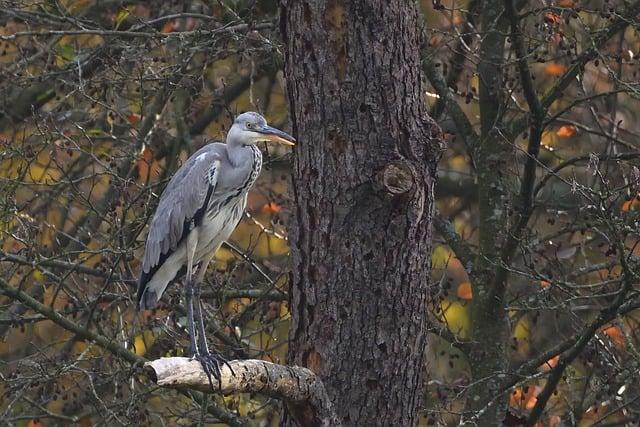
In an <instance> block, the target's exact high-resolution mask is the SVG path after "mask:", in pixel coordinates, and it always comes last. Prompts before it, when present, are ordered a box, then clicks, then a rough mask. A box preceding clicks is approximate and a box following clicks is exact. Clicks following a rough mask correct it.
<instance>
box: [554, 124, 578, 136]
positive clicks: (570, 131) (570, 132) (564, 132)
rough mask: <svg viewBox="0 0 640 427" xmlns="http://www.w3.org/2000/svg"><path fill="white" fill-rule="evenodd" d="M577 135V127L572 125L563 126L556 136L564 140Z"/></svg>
mask: <svg viewBox="0 0 640 427" xmlns="http://www.w3.org/2000/svg"><path fill="white" fill-rule="evenodd" d="M576 133H577V130H576V127H575V126H572V125H565V126H562V127H561V128H560V129H558V130H557V131H556V135H558V136H559V137H562V138H569V137H572V136H574V135H575V134H576Z"/></svg>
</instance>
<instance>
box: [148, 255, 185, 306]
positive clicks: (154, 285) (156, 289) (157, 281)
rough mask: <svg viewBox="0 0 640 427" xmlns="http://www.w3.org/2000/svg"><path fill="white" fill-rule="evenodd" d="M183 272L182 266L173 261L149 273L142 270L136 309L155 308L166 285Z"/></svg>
mask: <svg viewBox="0 0 640 427" xmlns="http://www.w3.org/2000/svg"><path fill="white" fill-rule="evenodd" d="M185 272H186V269H185V268H184V267H182V266H180V265H175V264H174V263H165V264H164V265H163V266H162V267H161V268H159V269H154V270H152V271H151V272H149V273H145V272H144V271H143V272H142V274H141V275H140V280H139V282H138V298H137V300H138V301H137V302H138V304H137V308H138V310H151V309H153V308H155V307H156V306H157V305H158V302H159V301H160V298H161V297H162V294H163V293H164V291H165V290H166V289H167V287H168V286H169V285H170V284H172V283H173V282H174V281H176V279H178V278H180V277H181V276H183V275H184V274H185Z"/></svg>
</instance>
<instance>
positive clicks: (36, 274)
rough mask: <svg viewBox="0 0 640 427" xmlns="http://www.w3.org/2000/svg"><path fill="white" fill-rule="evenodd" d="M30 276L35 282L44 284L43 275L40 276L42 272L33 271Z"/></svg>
mask: <svg viewBox="0 0 640 427" xmlns="http://www.w3.org/2000/svg"><path fill="white" fill-rule="evenodd" d="M31 276H32V277H33V280H35V281H36V282H44V274H42V271H40V270H33V273H31Z"/></svg>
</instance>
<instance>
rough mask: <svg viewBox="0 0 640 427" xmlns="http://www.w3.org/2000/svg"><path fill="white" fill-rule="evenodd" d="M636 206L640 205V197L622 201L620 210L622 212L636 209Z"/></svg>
mask: <svg viewBox="0 0 640 427" xmlns="http://www.w3.org/2000/svg"><path fill="white" fill-rule="evenodd" d="M638 207H640V199H638V198H637V197H634V198H633V199H631V200H627V201H626V202H624V203H623V204H622V207H621V208H620V210H621V211H622V212H629V211H633V210H636V209H638Z"/></svg>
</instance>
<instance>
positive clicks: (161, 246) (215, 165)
mask: <svg viewBox="0 0 640 427" xmlns="http://www.w3.org/2000/svg"><path fill="white" fill-rule="evenodd" d="M222 156H223V154H222V153H221V151H220V145H219V144H209V145H207V146H205V147H203V148H201V149H200V150H198V151H197V152H196V153H195V154H193V156H191V157H190V158H189V159H188V160H187V161H186V162H185V164H184V165H183V166H182V167H181V168H180V169H179V170H178V171H177V172H176V173H175V175H174V176H173V178H171V180H170V181H169V184H167V187H166V188H165V190H164V192H163V193H162V196H161V197H160V202H159V203H158V207H157V209H156V212H155V214H154V216H153V220H152V221H151V226H150V228H149V234H148V236H147V243H146V246H145V251H144V259H143V261H142V271H143V273H149V272H150V271H151V270H152V269H153V268H154V267H155V266H157V265H158V264H159V263H160V261H161V259H162V258H163V255H167V254H168V253H169V252H170V251H173V250H175V249H176V247H177V246H178V244H179V243H180V241H181V239H182V237H183V232H184V231H185V226H188V224H189V222H190V221H191V220H194V216H196V214H197V213H198V211H202V210H203V209H206V206H205V203H206V201H207V194H209V196H210V195H211V194H212V193H213V191H215V185H216V183H217V178H218V172H219V170H220V161H221V159H222V158H223V157H222Z"/></svg>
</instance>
